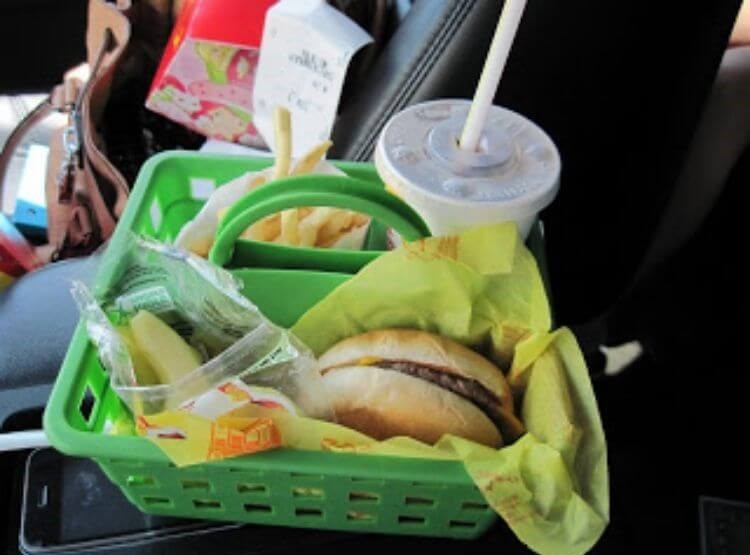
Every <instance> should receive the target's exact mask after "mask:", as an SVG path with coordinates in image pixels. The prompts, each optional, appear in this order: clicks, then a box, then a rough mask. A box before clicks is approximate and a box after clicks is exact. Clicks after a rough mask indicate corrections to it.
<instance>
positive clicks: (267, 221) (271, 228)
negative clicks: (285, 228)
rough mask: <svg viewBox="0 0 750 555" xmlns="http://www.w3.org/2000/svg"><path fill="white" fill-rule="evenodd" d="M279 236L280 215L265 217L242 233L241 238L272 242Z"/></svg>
mask: <svg viewBox="0 0 750 555" xmlns="http://www.w3.org/2000/svg"><path fill="white" fill-rule="evenodd" d="M279 235H281V214H273V215H271V216H266V217H265V218H263V219H262V220H260V221H259V222H255V223H254V224H253V225H251V226H250V227H249V228H247V229H246V230H245V231H244V232H243V233H242V237H244V238H246V239H252V240H253V241H273V240H274V239H275V238H276V237H278V236H279Z"/></svg>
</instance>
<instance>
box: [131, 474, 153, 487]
mask: <svg viewBox="0 0 750 555" xmlns="http://www.w3.org/2000/svg"><path fill="white" fill-rule="evenodd" d="M126 482H127V484H128V485H129V486H138V487H140V486H153V485H154V484H155V483H156V480H154V478H153V476H144V475H143V474H131V475H130V476H128V477H127V479H126Z"/></svg>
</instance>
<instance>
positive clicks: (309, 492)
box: [292, 487, 325, 499]
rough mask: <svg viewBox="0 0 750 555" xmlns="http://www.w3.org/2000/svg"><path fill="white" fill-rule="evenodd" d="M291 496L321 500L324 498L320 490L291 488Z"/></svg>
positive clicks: (323, 493)
mask: <svg viewBox="0 0 750 555" xmlns="http://www.w3.org/2000/svg"><path fill="white" fill-rule="evenodd" d="M292 496H294V497H314V498H317V499H322V498H323V497H324V496H325V492H324V491H323V490H322V489H320V488H301V487H299V488H292Z"/></svg>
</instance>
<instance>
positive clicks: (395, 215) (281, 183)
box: [209, 175, 430, 266]
mask: <svg viewBox="0 0 750 555" xmlns="http://www.w3.org/2000/svg"><path fill="white" fill-rule="evenodd" d="M303 206H330V207H333V208H342V209H346V210H353V211H356V212H360V213H362V214H366V215H368V216H371V217H372V218H374V219H376V220H378V221H380V222H382V223H383V224H385V225H387V226H388V227H390V228H393V229H394V230H395V231H396V232H397V233H398V234H399V235H401V237H402V238H403V239H404V240H406V241H416V240H417V239H421V238H423V237H429V236H430V231H429V228H428V227H427V225H426V224H425V223H424V221H423V220H422V218H420V217H419V215H418V214H417V213H416V212H415V211H414V210H413V209H412V208H411V207H410V206H409V205H407V204H405V203H404V202H403V201H402V200H401V199H399V198H398V197H396V196H394V195H392V194H390V193H388V192H386V191H385V190H384V189H381V188H378V187H373V185H372V184H371V183H368V182H366V181H362V180H359V179H355V178H352V177H349V176H343V175H304V176H297V177H290V178H284V179H279V180H276V181H273V182H271V183H268V184H266V185H264V186H262V187H259V188H257V189H256V190H254V191H251V192H250V193H248V194H247V195H245V196H244V197H243V198H242V199H240V200H239V201H238V202H236V203H235V204H234V205H233V206H232V207H231V208H230V209H229V210H228V211H227V213H226V215H225V216H224V217H223V218H222V221H221V223H220V224H219V228H218V230H217V232H216V238H215V241H214V244H213V247H212V248H211V251H210V253H209V260H210V261H211V262H213V263H214V264H218V265H219V266H224V265H225V264H226V263H227V262H229V260H231V258H232V256H233V254H234V245H235V242H236V241H237V239H238V238H239V237H240V235H241V234H242V233H243V232H244V231H245V230H246V229H247V228H248V227H250V226H251V225H252V224H254V223H255V222H257V221H259V220H261V219H262V218H264V217H266V216H269V215H271V214H276V213H277V212H280V211H282V210H287V209H290V208H300V207H303ZM299 248H304V247H299ZM312 250H317V249H312Z"/></svg>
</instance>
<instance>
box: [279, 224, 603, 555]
mask: <svg viewBox="0 0 750 555" xmlns="http://www.w3.org/2000/svg"><path fill="white" fill-rule="evenodd" d="M394 327H395V328H398V327H401V328H414V329H422V330H425V331H431V332H434V333H438V334H440V335H443V336H446V337H449V338H451V339H454V340H456V341H459V342H461V343H464V344H466V345H469V346H471V347H475V348H479V349H483V350H486V351H488V352H490V353H492V355H493V358H495V360H496V361H497V362H498V363H499V364H500V365H501V367H503V368H506V369H508V368H511V371H510V372H509V374H508V378H509V382H510V383H511V386H512V387H513V389H514V392H515V393H516V394H517V397H516V398H517V400H521V399H522V402H521V403H520V405H517V407H516V409H517V412H518V413H519V415H520V416H521V418H522V420H523V421H524V424H525V426H526V429H527V432H528V433H526V434H525V435H524V436H523V437H522V438H521V439H520V440H518V441H516V442H515V443H513V444H512V445H510V446H507V447H504V448H502V449H499V450H493V449H489V448H487V447H484V446H481V445H478V444H475V443H472V442H469V441H466V440H463V439H460V438H455V437H445V438H443V440H441V441H440V442H439V443H438V445H436V446H435V447H434V448H432V449H431V451H430V450H428V451H425V449H424V448H422V449H421V450H419V451H420V453H421V456H438V453H439V454H440V456H445V455H446V454H447V455H449V456H452V457H455V458H458V459H461V460H463V462H464V464H465V466H466V470H467V472H468V473H469V475H470V476H471V477H472V479H473V480H474V481H475V483H476V484H477V486H478V487H479V489H480V490H481V491H482V493H483V494H484V496H485V498H486V499H487V502H488V503H489V504H490V505H491V506H492V507H493V508H494V509H495V510H496V511H497V512H498V514H499V515H500V516H501V517H502V518H503V519H504V520H505V522H507V523H508V525H509V526H510V528H511V529H512V530H513V531H514V532H515V534H516V535H517V536H518V538H519V539H520V540H521V541H523V542H524V543H525V544H527V545H528V546H529V547H530V548H531V549H533V550H535V551H537V552H538V553H542V554H544V555H552V554H555V555H578V554H581V553H585V552H586V551H588V550H589V549H590V548H591V547H592V546H593V545H594V544H595V543H596V541H597V540H598V539H599V537H600V536H601V534H602V532H603V531H604V528H605V526H606V524H607V521H608V519H609V484H608V474H607V459H606V444H605V439H604V432H603V430H602V426H601V421H600V418H599V413H598V409H597V406H596V400H595V397H594V393H593V389H592V387H591V383H590V381H589V375H588V371H587V369H586V364H585V361H584V359H583V356H582V354H581V352H580V349H579V347H578V345H577V343H576V340H575V338H574V337H573V335H572V334H571V333H570V331H568V330H567V329H561V330H558V331H557V332H555V333H550V332H549V330H550V327H551V315H550V309H549V304H548V301H547V297H546V294H545V289H544V284H543V282H542V278H541V276H540V274H539V270H538V267H537V264H536V261H535V259H534V257H533V256H532V254H531V253H530V252H529V251H528V250H527V249H526V247H525V246H524V245H523V243H522V242H521V241H520V239H519V237H518V235H517V232H516V228H515V226H514V225H513V224H500V225H494V226H486V227H479V228H475V229H473V230H471V231H469V232H467V233H464V234H461V235H459V236H456V237H442V238H431V239H426V240H423V241H419V242H416V243H411V244H406V245H404V246H403V247H402V248H400V249H398V250H396V251H394V252H391V253H388V254H386V255H384V256H381V257H380V258H378V259H377V260H375V261H374V262H372V263H370V264H369V265H368V266H367V267H365V268H364V269H363V270H362V271H360V272H359V273H358V274H357V275H356V276H355V277H354V278H353V279H351V280H350V281H348V282H347V283H345V284H344V285H342V286H341V287H339V288H338V289H336V290H335V291H334V292H333V293H331V294H330V295H329V296H328V297H326V298H325V299H324V300H323V301H321V302H320V303H319V304H318V305H316V306H315V307H313V308H312V309H311V310H310V311H308V313H307V314H305V315H304V316H303V317H302V318H301V319H300V321H299V322H298V323H297V324H296V325H295V326H294V328H293V329H292V332H293V333H294V334H295V335H297V337H299V338H300V339H301V340H302V341H303V342H305V343H306V344H307V345H309V346H310V347H311V348H312V349H313V351H314V352H315V354H316V355H320V354H321V353H323V352H325V351H326V350H327V349H328V348H329V347H331V346H332V345H334V344H335V343H336V342H338V341H340V340H341V339H344V338H346V337H349V336H352V335H356V334H359V333H363V332H366V331H370V330H375V329H383V328H394ZM417 443H418V442H413V441H411V442H409V443H408V444H406V445H400V444H399V440H390V441H387V442H383V443H380V444H378V443H377V442H373V443H372V444H369V445H367V446H360V447H359V448H358V449H356V450H357V451H366V452H370V453H373V454H386V453H387V454H392V455H393V454H398V455H402V456H416V455H415V453H414V452H413V451H412V450H411V448H413V447H414V445H415V444H417ZM399 447H403V448H402V449H399ZM430 453H431V454H430Z"/></svg>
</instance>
